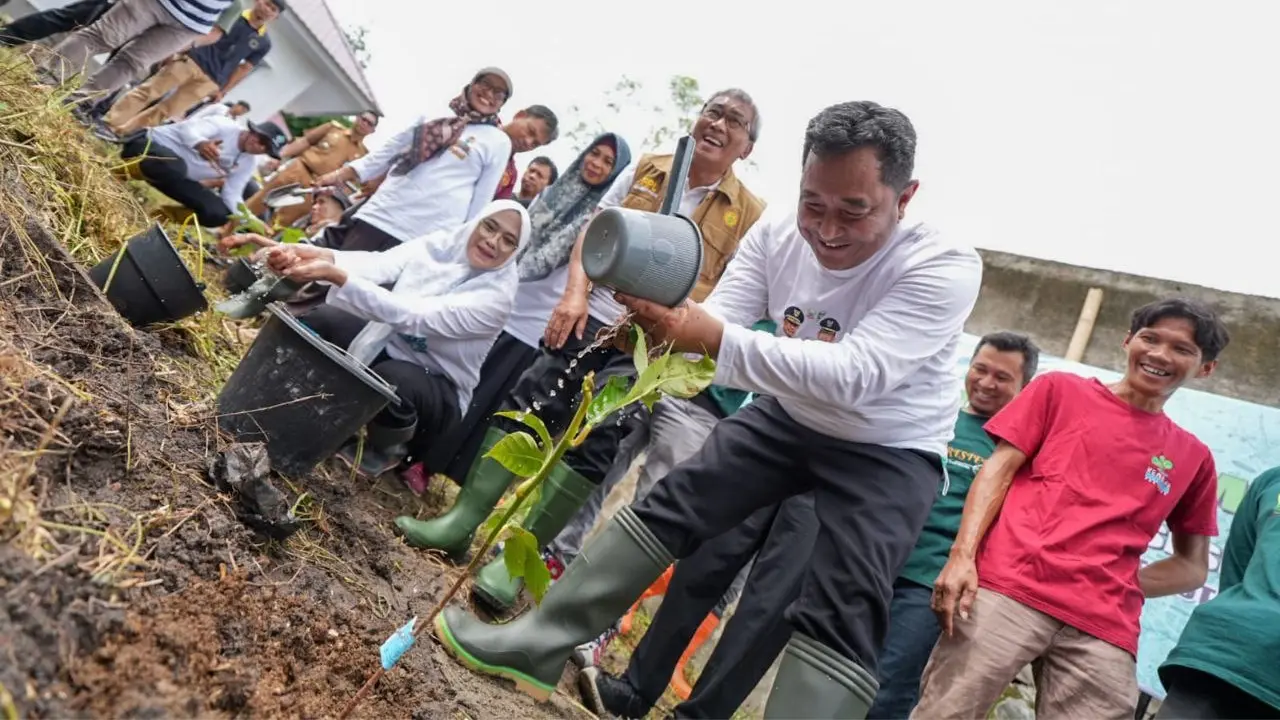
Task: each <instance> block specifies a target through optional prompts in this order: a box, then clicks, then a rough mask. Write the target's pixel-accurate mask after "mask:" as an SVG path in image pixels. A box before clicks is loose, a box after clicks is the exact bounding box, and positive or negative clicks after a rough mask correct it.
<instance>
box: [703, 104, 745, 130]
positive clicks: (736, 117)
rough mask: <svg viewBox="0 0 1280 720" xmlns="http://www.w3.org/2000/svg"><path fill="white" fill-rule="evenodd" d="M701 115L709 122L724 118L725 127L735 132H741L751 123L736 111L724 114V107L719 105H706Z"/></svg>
mask: <svg viewBox="0 0 1280 720" xmlns="http://www.w3.org/2000/svg"><path fill="white" fill-rule="evenodd" d="M702 117H704V118H706V119H707V120H709V121H711V122H716V121H717V120H724V125H725V127H727V128H729V129H730V130H733V131H735V132H741V131H743V130H746V129H747V126H748V125H750V124H751V123H750V122H748V121H747V119H746V118H744V117H743V116H742V115H740V114H738V113H729V114H725V111H724V108H722V107H720V106H719V105H708V106H707V107H705V108H703V110H702Z"/></svg>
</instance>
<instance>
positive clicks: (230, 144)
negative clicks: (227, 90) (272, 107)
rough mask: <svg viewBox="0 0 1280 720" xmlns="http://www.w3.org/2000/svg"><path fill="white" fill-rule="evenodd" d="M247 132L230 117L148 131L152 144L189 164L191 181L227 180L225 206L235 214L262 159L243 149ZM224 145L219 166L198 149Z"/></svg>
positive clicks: (223, 198)
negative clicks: (211, 144) (242, 138)
mask: <svg viewBox="0 0 1280 720" xmlns="http://www.w3.org/2000/svg"><path fill="white" fill-rule="evenodd" d="M243 132H245V129H244V128H243V127H241V126H240V124H239V123H237V122H236V121H235V120H232V119H231V118H228V117H202V118H191V119H188V120H183V121H182V122H176V123H173V124H172V125H161V126H159V127H154V128H151V129H150V130H148V131H147V133H148V136H149V137H150V138H151V142H153V143H155V144H157V145H163V146H164V147H167V148H169V149H170V150H172V151H173V153H174V154H175V155H177V156H178V157H180V158H182V159H183V161H185V162H186V163H187V177H188V178H190V179H192V180H195V181H197V182H198V181H201V180H213V179H215V178H223V179H224V180H223V183H222V191H221V193H220V194H221V196H222V202H224V203H226V205H227V208H228V209H229V210H231V211H233V212H234V211H235V210H236V208H238V207H239V206H240V204H241V203H243V202H244V188H245V186H246V185H248V184H249V179H250V178H252V177H253V171H254V169H255V168H257V165H258V157H257V156H256V155H252V154H250V153H247V152H245V151H243V150H241V149H240V134H241V133H243ZM206 140H212V141H215V142H217V141H221V142H222V144H221V145H220V146H219V147H220V150H219V152H218V161H217V163H212V162H209V161H208V160H205V159H204V158H203V157H201V156H200V153H199V152H198V151H197V150H196V149H195V148H196V145H198V144H200V143H202V142H204V141H206Z"/></svg>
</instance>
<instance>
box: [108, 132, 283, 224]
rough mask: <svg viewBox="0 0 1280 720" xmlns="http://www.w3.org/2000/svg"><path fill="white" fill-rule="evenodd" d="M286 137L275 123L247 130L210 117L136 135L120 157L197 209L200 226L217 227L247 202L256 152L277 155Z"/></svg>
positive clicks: (150, 179) (147, 177)
mask: <svg viewBox="0 0 1280 720" xmlns="http://www.w3.org/2000/svg"><path fill="white" fill-rule="evenodd" d="M288 141H289V139H288V137H287V136H285V134H284V131H282V130H281V129H280V127H279V126H277V125H276V124H275V123H270V122H264V123H260V124H259V123H249V124H248V128H247V129H246V128H245V127H242V126H241V125H240V123H239V122H237V121H235V120H232V119H231V118H228V117H206V118H195V119H191V120H184V121H182V122H178V123H173V124H172V125H161V126H159V127H154V128H151V129H150V130H147V131H146V132H141V133H137V134H135V135H133V136H132V137H130V138H128V139H126V140H125V142H124V148H123V149H122V150H121V152H120V156H121V157H122V158H124V159H125V160H134V159H137V160H138V170H140V171H141V173H142V176H143V177H144V178H145V179H146V180H147V182H149V183H151V184H152V185H153V186H154V187H155V188H156V189H157V190H159V191H160V192H162V193H164V194H165V195H168V196H169V197H171V198H173V199H174V200H176V201H178V202H179V203H181V204H182V205H183V206H184V207H186V208H187V209H189V210H191V211H192V212H193V213H195V215H196V219H197V220H198V221H199V223H200V224H201V225H203V226H205V227H218V226H221V225H223V224H224V223H226V222H227V220H228V219H230V217H231V214H232V213H233V212H234V211H235V208H236V207H238V206H239V205H240V203H242V202H244V200H243V198H244V189H245V185H247V184H248V182H249V180H250V179H251V178H252V177H253V171H254V168H256V167H257V156H258V155H262V154H264V153H265V154H267V155H270V156H271V157H275V158H278V157H280V150H281V148H283V147H284V146H285V144H286V143H287V142H288ZM214 185H220V186H221V187H220V188H219V192H216V193H215V192H214V191H213V190H212V189H211V187H210V186H214Z"/></svg>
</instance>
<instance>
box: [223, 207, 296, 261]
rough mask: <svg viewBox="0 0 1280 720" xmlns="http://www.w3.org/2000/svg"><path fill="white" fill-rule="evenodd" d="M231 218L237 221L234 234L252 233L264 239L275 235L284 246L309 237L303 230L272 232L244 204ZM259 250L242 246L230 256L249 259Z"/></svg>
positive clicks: (290, 229)
mask: <svg viewBox="0 0 1280 720" xmlns="http://www.w3.org/2000/svg"><path fill="white" fill-rule="evenodd" d="M231 218H232V219H233V220H235V221H236V224H235V228H234V229H233V230H232V233H243V232H252V233H257V234H259V235H261V236H263V237H272V236H273V235H274V236H275V240H276V242H279V243H281V244H283V245H291V244H293V243H299V242H302V241H303V240H305V239H306V237H307V233H306V231H305V230H303V229H302V228H295V227H288V228H282V229H281V230H279V231H275V230H272V229H271V228H270V227H268V226H267V224H266V223H265V222H263V221H262V220H261V219H260V218H259V217H258V216H256V215H254V214H253V213H252V212H249V208H248V207H247V206H246V205H245V204H244V203H240V204H239V205H238V206H237V207H236V212H235V214H233V215H232V216H231ZM257 249H258V248H256V247H254V246H253V245H241V246H240V247H238V248H235V249H234V250H232V251H231V252H229V253H228V254H229V255H231V256H232V257H248V256H249V255H252V254H253V253H254V252H255V251H256V250H257Z"/></svg>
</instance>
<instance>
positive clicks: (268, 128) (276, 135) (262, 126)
mask: <svg viewBox="0 0 1280 720" xmlns="http://www.w3.org/2000/svg"><path fill="white" fill-rule="evenodd" d="M249 132H251V133H253V134H254V135H257V136H258V137H260V138H262V139H263V140H266V141H267V154H268V155H270V156H271V157H273V158H275V159H277V160H279V159H280V151H281V150H284V146H285V145H288V144H289V136H288V135H285V134H284V131H283V130H281V129H280V126H279V125H277V124H275V123H273V122H264V123H255V122H251V123H249Z"/></svg>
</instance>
